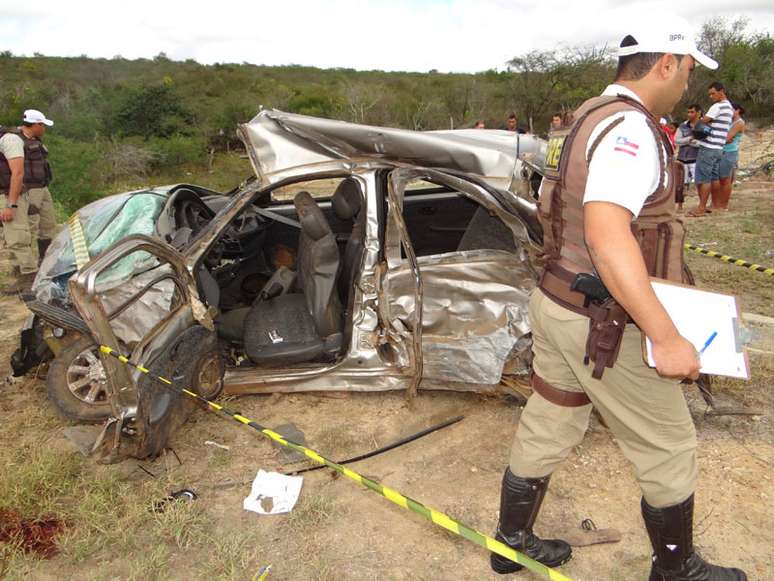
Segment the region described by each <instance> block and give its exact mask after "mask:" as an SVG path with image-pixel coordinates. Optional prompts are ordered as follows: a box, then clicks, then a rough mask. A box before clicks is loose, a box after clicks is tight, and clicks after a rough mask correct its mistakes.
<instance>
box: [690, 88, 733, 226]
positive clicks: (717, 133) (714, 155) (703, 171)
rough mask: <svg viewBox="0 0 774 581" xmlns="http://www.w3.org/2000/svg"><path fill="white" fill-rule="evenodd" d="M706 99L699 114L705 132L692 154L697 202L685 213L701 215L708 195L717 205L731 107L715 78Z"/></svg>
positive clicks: (713, 204) (731, 111) (730, 118)
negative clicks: (709, 103)
mask: <svg viewBox="0 0 774 581" xmlns="http://www.w3.org/2000/svg"><path fill="white" fill-rule="evenodd" d="M709 98H710V100H711V101H712V103H713V105H712V107H710V108H709V110H708V111H707V114H706V115H705V116H704V117H702V122H703V123H705V124H706V126H707V127H708V129H709V133H707V134H706V137H704V139H702V140H701V141H699V154H698V155H697V157H696V176H695V177H696V188H697V190H698V192H699V205H698V207H697V208H696V209H695V210H694V211H693V212H689V214H688V215H689V216H703V215H704V214H705V212H706V211H707V201H708V200H709V197H710V194H711V195H712V206H713V207H717V203H716V202H717V201H718V200H719V199H720V198H719V196H720V194H721V192H720V173H719V168H720V158H721V157H722V155H723V146H724V145H725V144H726V136H727V135H728V130H729V128H730V127H731V120H732V118H733V116H734V108H733V107H732V106H731V102H730V101H729V100H728V98H727V97H726V88H725V87H724V86H723V84H722V83H720V82H718V81H715V82H714V83H712V84H711V85H710V86H709Z"/></svg>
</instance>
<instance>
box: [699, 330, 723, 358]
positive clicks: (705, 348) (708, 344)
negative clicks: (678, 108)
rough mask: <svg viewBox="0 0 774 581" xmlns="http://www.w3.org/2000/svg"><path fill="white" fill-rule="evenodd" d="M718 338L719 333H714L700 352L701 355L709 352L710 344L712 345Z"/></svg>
mask: <svg viewBox="0 0 774 581" xmlns="http://www.w3.org/2000/svg"><path fill="white" fill-rule="evenodd" d="M717 336H718V332H717V331H712V335H710V336H709V339H707V342H706V343H705V344H704V347H702V348H701V351H699V355H701V354H702V353H704V352H705V351H706V350H707V347H709V346H710V343H712V342H713V341H714V340H715V337H717Z"/></svg>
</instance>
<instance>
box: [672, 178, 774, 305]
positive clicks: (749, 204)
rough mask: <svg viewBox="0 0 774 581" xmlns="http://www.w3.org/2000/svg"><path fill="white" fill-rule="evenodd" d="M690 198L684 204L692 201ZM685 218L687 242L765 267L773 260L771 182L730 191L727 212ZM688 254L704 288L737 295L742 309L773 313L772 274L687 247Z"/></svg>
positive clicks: (773, 183)
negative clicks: (711, 256)
mask: <svg viewBox="0 0 774 581" xmlns="http://www.w3.org/2000/svg"><path fill="white" fill-rule="evenodd" d="M693 200H695V198H692V199H691V201H689V202H687V203H686V208H691V207H692V206H693ZM686 222H687V227H688V241H689V242H690V243H691V244H694V245H696V246H703V247H705V248H706V249H707V250H713V251H715V252H720V253H722V254H727V255H730V256H733V257H735V258H741V259H743V260H747V261H749V262H753V263H757V264H762V265H765V266H772V264H774V257H772V256H771V251H773V250H774V232H773V231H772V228H771V224H774V182H772V184H771V186H770V187H756V188H755V189H752V190H747V189H737V190H735V191H734V193H733V194H732V196H731V211H729V212H727V213H720V214H718V213H713V214H711V215H709V216H706V217H704V218H693V219H691V218H686ZM686 257H687V260H688V264H689V266H690V267H691V270H692V271H693V273H694V274H695V275H696V278H697V279H698V281H699V284H700V285H701V286H702V287H704V288H708V289H712V290H717V291H721V292H729V293H732V294H736V295H738V296H740V297H741V304H742V310H744V311H752V312H756V313H760V314H765V315H769V316H771V314H772V313H774V277H771V276H768V275H765V274H763V273H760V272H754V271H751V270H749V269H746V268H742V267H739V266H735V265H732V264H727V263H725V262H722V261H721V260H719V259H717V258H709V257H706V256H702V255H699V254H696V253H695V252H687V253H686Z"/></svg>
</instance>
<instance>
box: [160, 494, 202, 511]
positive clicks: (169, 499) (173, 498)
mask: <svg viewBox="0 0 774 581" xmlns="http://www.w3.org/2000/svg"><path fill="white" fill-rule="evenodd" d="M197 498H199V496H198V495H197V494H196V493H195V492H194V491H193V490H189V489H187V488H183V489H181V490H175V491H173V492H170V493H169V496H166V497H164V498H162V499H161V500H157V501H155V502H154V503H153V504H152V505H151V510H152V511H153V512H158V513H161V512H164V511H165V510H166V509H167V507H168V506H169V505H170V503H173V502H178V501H185V502H190V501H191V500H196V499H197Z"/></svg>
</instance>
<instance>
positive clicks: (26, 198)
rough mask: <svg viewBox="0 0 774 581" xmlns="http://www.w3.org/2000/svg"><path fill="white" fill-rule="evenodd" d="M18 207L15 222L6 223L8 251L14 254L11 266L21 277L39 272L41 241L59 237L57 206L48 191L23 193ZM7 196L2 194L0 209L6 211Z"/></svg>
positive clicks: (39, 190)
mask: <svg viewBox="0 0 774 581" xmlns="http://www.w3.org/2000/svg"><path fill="white" fill-rule="evenodd" d="M16 203H17V205H18V206H19V207H18V208H16V209H15V210H14V212H13V220H12V221H11V222H4V223H3V239H4V241H5V250H7V251H9V252H10V254H11V263H12V264H13V266H16V267H18V268H19V270H20V271H21V273H22V274H30V273H34V272H37V271H38V245H37V241H38V239H39V238H41V239H46V238H48V239H51V238H53V237H54V236H56V233H57V226H56V216H55V214H54V203H53V200H52V199H51V192H49V191H48V188H34V189H31V190H28V191H26V192H23V193H22V194H21V195H20V196H19V198H18V199H17V200H16ZM5 206H6V196H5V194H0V208H5Z"/></svg>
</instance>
